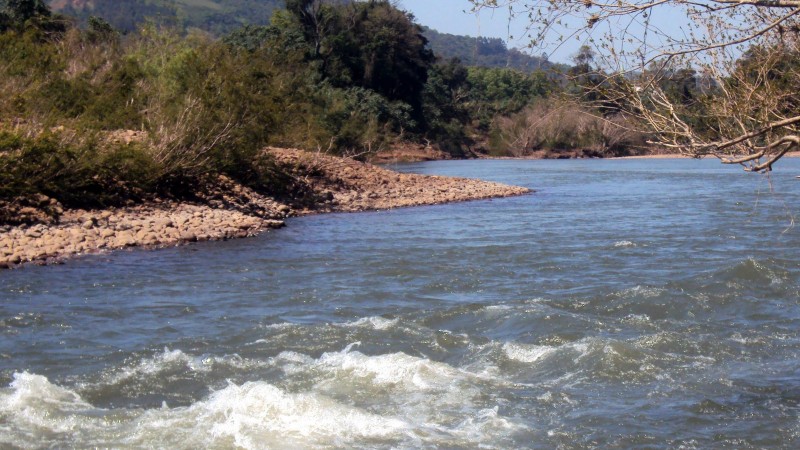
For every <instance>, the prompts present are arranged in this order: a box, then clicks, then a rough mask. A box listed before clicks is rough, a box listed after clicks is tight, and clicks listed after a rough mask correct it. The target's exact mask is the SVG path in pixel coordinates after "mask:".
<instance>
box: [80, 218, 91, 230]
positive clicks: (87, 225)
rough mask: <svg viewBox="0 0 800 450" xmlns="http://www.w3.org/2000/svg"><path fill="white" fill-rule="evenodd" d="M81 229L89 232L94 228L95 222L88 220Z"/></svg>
mask: <svg viewBox="0 0 800 450" xmlns="http://www.w3.org/2000/svg"><path fill="white" fill-rule="evenodd" d="M81 227H82V228H84V229H86V230H88V229H91V228H93V227H94V220H92V219H88V220H86V221H84V222H83V223H82V224H81Z"/></svg>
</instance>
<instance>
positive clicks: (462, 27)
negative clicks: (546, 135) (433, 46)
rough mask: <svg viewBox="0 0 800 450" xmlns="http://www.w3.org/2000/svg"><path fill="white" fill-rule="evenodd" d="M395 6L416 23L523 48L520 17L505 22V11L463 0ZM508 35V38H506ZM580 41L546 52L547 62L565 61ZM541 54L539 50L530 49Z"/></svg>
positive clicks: (408, 1)
mask: <svg viewBox="0 0 800 450" xmlns="http://www.w3.org/2000/svg"><path fill="white" fill-rule="evenodd" d="M399 6H400V7H401V8H402V9H405V10H406V11H409V12H411V13H413V14H414V16H415V17H416V18H417V22H418V23H420V24H422V25H425V26H428V27H431V28H433V29H435V30H437V31H441V32H443V33H450V34H461V35H466V36H485V37H498V38H501V39H503V40H505V41H506V43H507V44H508V46H509V47H517V48H524V47H525V46H527V45H528V44H529V43H530V39H528V38H526V37H525V36H524V27H525V25H526V22H525V21H524V19H519V20H516V21H511V22H509V20H508V19H509V15H508V13H507V11H505V10H502V9H498V10H495V11H482V12H481V13H480V14H479V15H478V14H475V13H472V12H470V9H471V7H472V4H471V3H470V2H469V1H467V0H399ZM509 37H511V39H509ZM580 45H581V43H580V42H569V43H567V44H565V45H563V46H562V47H561V48H559V49H558V50H557V51H556V52H555V53H553V54H551V55H550V60H551V61H556V62H569V61H570V59H571V57H572V55H573V54H575V52H576V51H577V50H578V47H580ZM534 52H535V53H537V54H539V53H541V50H534Z"/></svg>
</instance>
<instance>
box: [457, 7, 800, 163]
mask: <svg viewBox="0 0 800 450" xmlns="http://www.w3.org/2000/svg"><path fill="white" fill-rule="evenodd" d="M471 2H472V4H473V5H474V7H475V9H476V10H481V9H495V8H498V7H499V6H498V4H497V2H496V1H490V0H471ZM502 7H503V8H504V10H507V11H508V12H509V14H510V15H511V16H513V17H527V18H530V19H531V21H530V28H529V32H530V36H531V37H532V38H533V40H534V42H533V45H539V44H543V45H546V42H548V41H553V42H560V41H561V40H562V39H565V38H569V39H573V38H577V39H585V40H586V42H587V43H589V44H591V45H592V46H593V48H594V49H595V50H597V51H598V53H599V54H600V56H601V59H602V67H605V68H606V70H605V71H600V70H594V73H592V71H587V72H586V74H587V75H588V77H587V81H589V83H587V84H585V86H588V87H590V89H589V90H588V91H587V97H586V98H587V99H588V100H591V101H592V102H593V104H594V105H596V106H597V107H599V108H601V109H603V110H606V111H615V114H616V115H617V116H621V117H624V118H626V120H630V121H632V123H633V124H636V125H637V128H640V129H643V130H645V132H646V133H648V134H649V138H648V140H649V141H651V142H652V143H653V144H655V145H658V146H661V147H663V148H666V149H670V150H671V151H673V152H676V153H682V154H685V155H689V156H693V157H703V156H714V157H717V158H719V159H720V160H722V162H724V163H729V164H741V165H743V166H744V168H745V170H748V171H753V172H768V171H770V170H772V167H773V165H774V164H775V163H776V162H777V161H778V160H779V159H780V158H781V157H783V156H784V155H785V154H787V153H788V152H790V151H797V150H800V112H799V111H798V105H800V1H798V0H782V1H777V2H776V1H768V0H752V1H729V0H705V1H701V2H689V1H683V0H667V1H663V2H652V3H641V2H635V1H626V0H620V1H618V2H610V3H596V2H592V1H591V0H589V1H565V2H560V3H558V4H554V3H553V2H550V1H545V0H532V1H519V0H510V1H508V2H504V4H503V5H502ZM534 18H535V19H534ZM675 20H677V21H680V23H672V24H668V23H666V22H667V21H670V22H672V21H675ZM581 23H583V25H582V26H581V25H578V26H577V27H575V26H572V25H575V24H581ZM568 24H571V25H568ZM599 30H602V31H599ZM590 50H592V49H589V48H588V47H587V52H583V53H585V54H588V51H590ZM576 62H578V65H577V66H576V69H579V68H580V66H581V64H580V61H576Z"/></svg>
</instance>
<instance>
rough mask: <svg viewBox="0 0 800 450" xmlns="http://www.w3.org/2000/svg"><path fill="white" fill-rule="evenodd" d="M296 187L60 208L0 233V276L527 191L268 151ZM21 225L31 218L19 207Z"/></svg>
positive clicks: (224, 183) (221, 188) (231, 187)
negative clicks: (297, 223)
mask: <svg viewBox="0 0 800 450" xmlns="http://www.w3.org/2000/svg"><path fill="white" fill-rule="evenodd" d="M267 151H268V152H269V153H271V154H272V155H273V156H274V157H275V160H276V162H277V164H278V165H279V166H280V167H281V168H282V169H283V170H285V171H286V173H288V174H290V176H291V178H292V183H294V186H293V189H292V193H291V195H290V197H289V198H282V201H278V200H276V199H274V198H271V197H267V196H264V195H261V194H259V193H257V192H255V191H253V190H251V189H248V188H246V187H244V186H241V185H239V184H237V183H235V182H233V181H232V180H230V179H228V178H225V177H220V178H219V179H218V180H217V182H216V183H215V184H214V186H213V188H211V189H205V190H204V192H201V193H198V195H197V197H198V199H199V201H198V202H196V203H177V202H168V201H155V202H150V203H148V204H145V205H138V206H132V207H126V208H114V209H108V210H101V211H83V210H66V211H61V210H60V205H57V203H56V202H55V201H51V200H49V199H46V198H45V197H42V198H41V199H39V200H41V201H40V203H41V204H43V205H46V206H47V207H53V208H59V219H60V220H58V222H57V223H52V221H51V223H47V222H46V221H44V220H40V221H37V223H33V224H24V223H23V224H21V225H5V226H0V268H8V267H14V266H16V265H19V264H25V263H36V264H50V263H56V262H59V261H62V260H64V259H66V258H69V257H72V256H75V255H81V254H91V253H97V252H103V251H109V250H115V249H122V248H127V247H134V246H143V247H151V248H152V247H165V246H172V245H178V244H182V243H186V242H196V241H205V240H221V239H232V238H240V237H247V236H253V235H255V234H258V233H259V232H261V231H263V230H265V229H270V228H277V227H280V226H283V225H284V222H283V219H284V218H286V217H287V216H289V215H301V214H309V213H315V212H330V211H348V212H349V211H364V210H373V209H389V208H397V207H404V206H415V205H430V204H437V203H445V202H455V201H464V200H473V199H481V198H490V197H507V196H512V195H521V194H524V193H527V192H529V190H528V189H525V188H521V187H515V186H507V185H503V184H499V183H492V182H486V181H480V180H471V179H465V178H450V177H439V176H424V175H414V174H400V173H397V172H393V171H390V170H386V169H383V168H380V167H376V166H372V165H369V164H365V163H361V162H358V161H354V160H352V159H343V158H337V157H333V156H327V155H322V154H313V153H307V152H303V151H300V150H287V149H268V150H267ZM24 208H29V209H30V211H29V210H27V209H26V210H25V212H26V214H27V216H26V220H25V221H24V222H30V221H32V220H31V218H34V219H35V218H36V217H37V212H36V210H35V207H33V206H24Z"/></svg>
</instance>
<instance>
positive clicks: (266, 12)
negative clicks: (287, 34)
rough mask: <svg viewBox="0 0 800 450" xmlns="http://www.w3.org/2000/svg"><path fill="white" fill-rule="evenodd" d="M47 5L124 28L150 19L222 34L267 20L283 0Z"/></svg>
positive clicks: (102, 0) (60, 1)
mask: <svg viewBox="0 0 800 450" xmlns="http://www.w3.org/2000/svg"><path fill="white" fill-rule="evenodd" d="M50 5H51V7H52V8H53V10H54V11H57V12H61V13H64V14H66V15H70V16H74V17H77V18H79V19H81V20H84V21H85V20H86V19H88V17H89V16H98V17H102V18H104V19H106V20H107V21H108V22H109V23H111V25H113V26H114V27H115V28H117V29H119V30H122V31H125V32H130V31H133V30H135V29H136V28H137V26H138V25H139V24H141V23H142V22H144V21H146V20H148V19H152V20H156V21H159V22H166V23H172V24H176V25H179V26H182V27H186V28H192V27H194V28H200V29H203V30H206V31H209V32H211V33H214V34H217V35H222V34H226V33H228V32H230V31H232V30H234V29H236V28H239V27H241V26H242V25H248V24H250V25H265V24H267V23H269V19H270V17H271V16H272V12H273V11H274V10H275V9H276V8H280V7H283V0H50Z"/></svg>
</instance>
